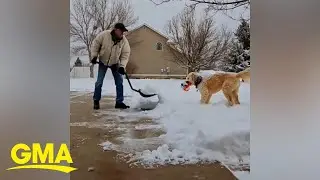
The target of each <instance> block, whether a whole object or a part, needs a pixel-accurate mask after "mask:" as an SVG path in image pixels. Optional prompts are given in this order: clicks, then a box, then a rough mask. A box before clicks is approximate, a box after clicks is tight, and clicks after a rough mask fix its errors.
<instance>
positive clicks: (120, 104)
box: [115, 103, 130, 109]
mask: <svg viewBox="0 0 320 180" xmlns="http://www.w3.org/2000/svg"><path fill="white" fill-rule="evenodd" d="M115 108H116V109H128V108H130V106H127V105H126V104H124V103H116V105H115Z"/></svg>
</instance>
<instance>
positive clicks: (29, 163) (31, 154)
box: [7, 143, 77, 173]
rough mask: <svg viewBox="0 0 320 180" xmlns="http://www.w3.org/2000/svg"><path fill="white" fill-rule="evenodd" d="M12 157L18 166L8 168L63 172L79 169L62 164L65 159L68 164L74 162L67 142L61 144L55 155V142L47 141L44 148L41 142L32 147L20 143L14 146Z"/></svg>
mask: <svg viewBox="0 0 320 180" xmlns="http://www.w3.org/2000/svg"><path fill="white" fill-rule="evenodd" d="M19 150H20V151H19ZM19 152H20V153H19ZM11 159H12V160H13V162H14V163H15V164H17V166H15V167H11V168H8V169H7V170H17V169H42V170H52V171H60V172H63V173H70V172H71V171H74V170H77V169H76V168H73V167H70V166H65V165H62V164H61V162H63V161H65V162H67V163H68V164H72V163H73V161H72V158H71V155H70V152H69V150H68V146H67V145H66V144H61V145H60V147H59V150H58V153H57V154H56V155H55V154H54V144H53V143H46V144H45V148H44V150H42V148H41V146H40V143H33V144H32V146H31V147H30V146H28V145H27V144H23V143H19V144H16V145H15V146H13V147H12V149H11Z"/></svg>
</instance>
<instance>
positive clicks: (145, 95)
mask: <svg viewBox="0 0 320 180" xmlns="http://www.w3.org/2000/svg"><path fill="white" fill-rule="evenodd" d="M124 75H125V76H126V79H127V80H128V83H129V86H130V88H131V89H132V91H135V92H137V93H139V94H140V95H141V96H142V97H145V98H148V97H152V96H156V95H157V94H144V93H143V92H141V89H139V90H136V89H134V88H133V87H132V85H131V82H130V80H129V77H128V74H127V73H126V72H125V73H124Z"/></svg>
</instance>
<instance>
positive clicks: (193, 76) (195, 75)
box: [191, 73, 198, 83]
mask: <svg viewBox="0 0 320 180" xmlns="http://www.w3.org/2000/svg"><path fill="white" fill-rule="evenodd" d="M197 78H198V75H197V74H196V73H192V76H191V79H192V82H193V83H195V82H196V80H197Z"/></svg>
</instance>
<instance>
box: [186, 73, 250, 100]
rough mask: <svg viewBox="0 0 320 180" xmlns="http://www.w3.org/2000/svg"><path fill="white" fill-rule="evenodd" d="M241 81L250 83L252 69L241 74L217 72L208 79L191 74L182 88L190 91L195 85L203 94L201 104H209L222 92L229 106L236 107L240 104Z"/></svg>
mask: <svg viewBox="0 0 320 180" xmlns="http://www.w3.org/2000/svg"><path fill="white" fill-rule="evenodd" d="M240 81H242V82H248V83H250V68H247V69H245V70H243V71H241V72H239V73H231V72H217V73H215V74H213V75H211V76H210V77H207V78H204V77H202V76H200V75H199V74H197V73H195V72H191V73H189V74H188V75H187V77H186V80H185V82H184V83H182V84H181V86H182V87H183V89H184V90H185V91H188V90H189V88H190V86H192V85H194V86H195V87H196V88H197V89H198V90H199V92H200V94H201V100H200V103H201V104H208V103H209V102H210V99H211V97H212V95H213V94H216V93H217V92H219V91H221V90H222V92H223V94H224V96H225V98H226V99H227V102H228V103H227V106H234V105H238V104H240V102H239V97H238V94H239V87H240Z"/></svg>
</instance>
